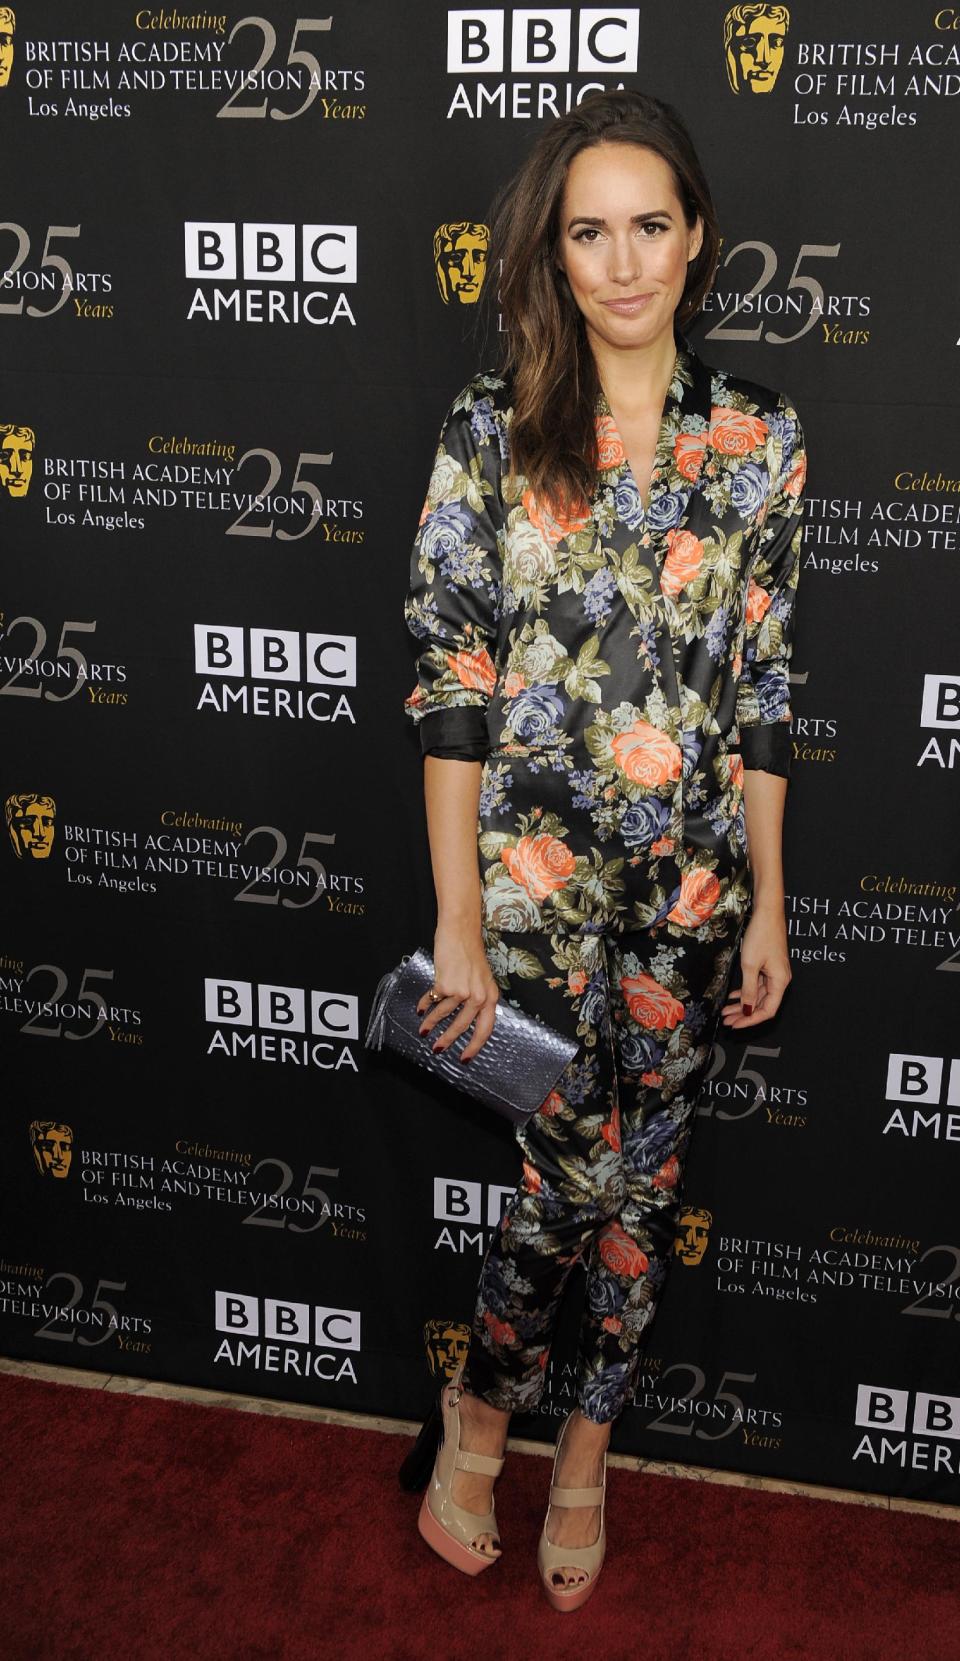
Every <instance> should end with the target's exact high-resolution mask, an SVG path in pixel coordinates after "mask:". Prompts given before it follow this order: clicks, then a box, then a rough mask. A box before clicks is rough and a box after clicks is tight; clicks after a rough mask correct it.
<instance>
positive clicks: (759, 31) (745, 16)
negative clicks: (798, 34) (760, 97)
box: [723, 5, 790, 92]
mask: <svg viewBox="0 0 960 1661" xmlns="http://www.w3.org/2000/svg"><path fill="white" fill-rule="evenodd" d="M789 27H790V12H789V10H788V9H787V7H786V6H761V5H747V6H731V7H730V10H729V11H728V12H727V14H726V16H725V18H724V20H723V51H724V56H725V58H726V62H727V79H728V81H729V82H730V88H731V91H733V92H742V91H743V90H744V88H746V89H747V91H748V92H772V91H773V89H774V87H775V86H776V84H777V76H778V75H779V73H780V66H781V64H782V63H783V43H784V41H785V39H786V35H787V30H788V29H789Z"/></svg>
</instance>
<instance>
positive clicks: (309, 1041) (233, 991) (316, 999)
mask: <svg viewBox="0 0 960 1661" xmlns="http://www.w3.org/2000/svg"><path fill="white" fill-rule="evenodd" d="M203 998H204V1013H205V1016H206V1019H207V1021H208V1022H209V1023H210V1024H211V1025H212V1026H214V1027H215V1028H216V1031H215V1032H214V1035H213V1037H212V1038H211V1040H210V1042H209V1044H208V1045H207V1052H206V1053H207V1055H222V1056H225V1057H226V1058H227V1059H228V1060H230V1061H238V1060H246V1061H270V1062H281V1063H284V1062H290V1063H292V1064H293V1065H294V1066H296V1067H310V1066H313V1067H321V1068H323V1070H324V1071H325V1072H339V1071H340V1069H341V1067H347V1068H349V1069H350V1070H351V1071H352V1072H354V1073H355V1072H357V1071H358V1067H357V1061H356V1057H355V1055H354V1053H353V1051H352V1050H351V1048H350V1045H351V1043H352V1042H355V1041H356V1040H357V1039H358V1038H359V1035H360V1016H359V1004H358V1001H357V998H356V997H355V995H354V994H353V993H352V992H307V991H306V990H304V989H303V988H301V987H299V986H273V985H270V984H263V985H254V983H253V982H252V981H247V980H213V979H208V980H205V981H204V983H203ZM308 1023H309V1026H308ZM223 1029H225V1030H223ZM308 1033H309V1036H308Z"/></svg>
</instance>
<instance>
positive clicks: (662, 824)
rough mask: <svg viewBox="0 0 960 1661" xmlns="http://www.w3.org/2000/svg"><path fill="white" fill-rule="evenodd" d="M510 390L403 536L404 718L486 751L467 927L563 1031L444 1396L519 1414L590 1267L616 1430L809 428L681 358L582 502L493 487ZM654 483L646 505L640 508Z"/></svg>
mask: <svg viewBox="0 0 960 1661" xmlns="http://www.w3.org/2000/svg"><path fill="white" fill-rule="evenodd" d="M511 416H512V409H511V402H510V385H509V381H508V380H507V379H505V378H504V377H502V376H498V375H494V374H480V375H477V376H476V377H474V379H473V380H472V381H471V382H470V383H469V384H468V385H467V386H466V387H465V388H464V390H463V391H462V392H461V394H460V395H459V397H458V398H457V399H456V400H455V401H454V403H453V405H452V406H451V409H450V411H449V412H448V415H447V418H446V420H445V422H444V425H443V430H442V432H441V436H440V442H439V446H438V450H437V455H436V459H435V462H434V467H433V472H432V476H431V479H430V484H429V488H428V493H427V500H426V504H425V508H424V513H423V516H422V519H421V522H420V526H419V529H418V531H417V533H416V540H415V545H414V552H413V559H412V563H411V582H410V588H409V593H408V595H407V600H406V610H405V614H406V619H407V623H408V626H409V628H410V629H411V631H412V632H413V634H414V635H415V637H416V638H417V640H418V642H419V655H418V660H417V684H416V686H415V688H414V690H413V691H412V692H411V694H410V696H409V697H408V699H407V703H406V708H407V712H408V714H409V715H410V716H411V718H412V720H413V721H414V722H415V723H416V725H417V727H418V728H419V729H420V735H421V739H422V743H423V747H424V749H425V750H427V751H429V750H431V749H438V750H439V751H440V752H441V753H442V751H443V749H444V748H447V749H448V750H451V749H452V750H453V751H454V752H459V754H460V755H461V756H462V757H464V758H466V757H468V756H472V757H475V758H476V759H477V760H480V761H482V763H483V766H482V771H481V781H480V811H479V822H478V861H479V873H478V874H479V879H480V882H481V885H482V927H483V937H484V944H485V947H486V951H487V956H488V959H489V961H490V964H491V968H492V969H493V972H494V975H495V976H496V979H497V981H498V984H499V986H500V989H501V998H506V999H507V1000H509V1001H511V1002H513V1003H514V1004H516V1005H517V1007H519V1008H521V1009H523V1010H525V1011H526V1012H528V1013H530V1014H532V1015H534V1016H536V1017H538V1018H540V1019H542V1020H543V1021H545V1022H547V1023H549V1024H550V1025H552V1026H554V1027H556V1028H558V1029H559V1030H562V1031H565V1032H567V1033H568V1034H569V1035H570V1036H572V1037H576V1038H577V1039H578V1041H579V1049H578V1052H577V1056H576V1057H575V1058H574V1060H573V1061H572V1062H571V1063H570V1065H569V1067H568V1068H567V1069H566V1071H565V1073H564V1074H563V1075H562V1077H561V1079H560V1081H559V1083H558V1085H557V1086H556V1088H555V1089H554V1090H553V1091H552V1092H551V1094H550V1096H548V1098H547V1100H546V1101H545V1102H544V1103H543V1104H542V1106H541V1108H540V1110H539V1112H537V1113H536V1114H534V1115H533V1117H532V1118H531V1119H529V1120H528V1121H527V1123H526V1124H525V1125H524V1126H522V1127H520V1128H518V1130H517V1132H516V1136H517V1141H518V1143H519V1145H520V1148H521V1151H522V1155H523V1162H524V1163H523V1177H522V1180H521V1181H520V1183H519V1184H518V1187H517V1190H516V1192H515V1193H514V1195H513V1196H512V1198H511V1199H510V1201H509V1202H508V1204H507V1207H506V1212H505V1215H504V1217H503V1220H502V1223H501V1227H500V1228H499V1229H498V1230H494V1231H493V1238H492V1240H491V1244H490V1246H489V1248H488V1250H487V1254H486V1256H485V1258H484V1261H483V1266H482V1269H481V1274H480V1286H479V1291H478V1296H477V1303H476V1309H475V1313H474V1317H473V1323H472V1334H473V1336H472V1340H471V1345H470V1349H469V1352H468V1358H467V1366H466V1370H465V1377H464V1382H465V1383H467V1384H468V1386H469V1388H470V1389H472V1390H475V1391H477V1392H478V1393H482V1394H483V1395H485V1396H486V1398H487V1400H489V1401H490V1402H491V1403H492V1404H493V1405H495V1406H500V1407H505V1408H510V1409H519V1410H521V1411H522V1410H527V1409H530V1408H532V1407H533V1406H535V1405H536V1403H537V1401H538V1400H539V1399H540V1395H541V1394H542V1391H543V1389H544V1387H545V1382H544V1381H545V1366H546V1356H547V1355H548V1353H549V1348H550V1342H551V1333H552V1326H553V1322H554V1320H555V1315H556V1308H557V1304H558V1300H559V1298H560V1296H561V1294H562V1292H563V1289H564V1286H565V1283H566V1281H567V1278H568V1277H569V1275H570V1273H571V1271H572V1269H573V1267H574V1265H575V1264H576V1263H577V1262H578V1261H580V1260H581V1259H582V1260H583V1263H584V1265H585V1267H586V1271H587V1281H586V1296H585V1303H584V1312H583V1317H582V1321H581V1337H580V1352H579V1357H578V1394H577V1400H578V1405H579V1406H580V1407H581V1409H582V1410H583V1412H584V1413H586V1414H587V1416H588V1417H590V1418H592V1419H594V1420H596V1421H597V1422H603V1421H605V1420H612V1419H613V1418H615V1417H616V1416H617V1415H618V1414H619V1413H620V1412H621V1411H622V1409H623V1407H624V1406H625V1405H626V1404H627V1402H628V1401H629V1400H630V1399H631V1396H632V1390H633V1385H634V1380H635V1377H636V1372H637V1366H638V1358H639V1344H640V1339H641V1335H642V1334H643V1332H644V1331H645V1329H646V1327H647V1325H648V1324H649V1322H650V1320H651V1318H652V1316H653V1313H654V1311H655V1308H656V1306H657V1302H658V1299H659V1296H660V1292H661V1290H662V1287H663V1283H664V1279H665V1277H666V1273H667V1269H668V1265H669V1263H670V1260H671V1258H672V1256H673V1254H674V1240H675V1234H676V1225H677V1220H678V1215H679V1206H680V1201H681V1194H682V1176H683V1168H684V1160H685V1155H686V1150H687V1146H688V1144H689V1140H690V1136H691V1134H692V1127H693V1123H694V1120H695V1116H696V1106H697V1099H698V1095H699V1092H700V1090H701V1088H702V1085H703V1080H704V1077H705V1074H706V1072H707V1069H708V1066H709V1061H710V1056H711V1051H712V1046H713V1038H714V1035H715V1032H716V1027H717V1024H718V1022H719V1018H720V1010H721V1006H722V1003H723V1001H724V998H725V996H726V991H727V987H728V984H729V979H730V975H731V972H732V969H733V965H734V961H735V958H736V952H737V947H738V945H739V940H740V937H741V934H742V930H743V928H744V926H745V923H746V920H747V917H748V914H749V909H750V903H751V897H752V880H751V871H750V862H749V850H748V847H747V841H746V825H745V818H744V811H743V792H744V776H745V771H746V770H748V769H750V768H762V769H766V770H768V771H772V772H778V773H780V774H782V775H786V774H788V773H789V763H790V754H791V746H790V739H789V735H790V723H791V716H792V712H791V707H790V686H789V665H790V656H791V650H792V640H793V628H794V613H795V599H796V590H797V580H798V574H799V567H800V553H801V541H802V515H803V487H804V483H805V479H806V453H805V447H804V438H803V433H802V430H801V426H800V422H799V419H798V417H797V413H796V410H795V409H794V408H793V405H792V403H791V401H790V399H789V398H788V397H787V395H786V394H785V393H779V394H778V393H776V392H774V391H772V390H771V389H769V388H767V387H764V386H762V385H760V384H758V383H756V382H753V381H750V380H747V379H745V378H743V377H741V376H736V375H734V374H732V373H730V372H729V371H721V370H718V369H711V368H710V367H709V366H708V365H706V364H705V363H704V362H703V361H702V360H701V359H700V357H699V355H698V354H697V353H696V352H695V351H694V349H693V348H692V346H691V345H690V343H689V341H687V340H686V339H685V338H684V337H682V336H680V337H678V340H677V351H676V361H675V365H674V373H673V378H672V381H671V384H670V387H669V388H668V391H667V395H666V399H665V403H664V408H663V414H662V418H661V424H660V432H659V438H658V442H657V447H656V453H655V458H654V464H653V470H652V476H651V478H650V480H649V481H647V480H644V481H640V480H638V479H636V478H635V477H634V475H633V472H632V469H631V466H630V463H629V460H628V458H627V455H626V452H625V449H624V445H623V442H622V439H621V437H620V434H619V432H618V430H617V427H616V423H615V421H614V418H613V415H612V413H611V411H610V408H609V406H608V404H607V403H606V400H605V399H604V398H603V397H602V396H601V397H600V399H599V400H598V406H597V417H596V418H597V437H598V452H599V463H600V473H599V479H598V484H597V489H596V491H595V494H594V497H593V499H592V501H591V502H590V503H585V502H582V503H580V504H576V505H575V506H574V507H573V508H571V509H570V510H569V511H567V512H565V513H564V512H557V511H555V510H554V509H553V508H552V507H548V506H547V505H545V504H543V503H540V502H538V501H537V500H536V498H535V496H534V494H533V492H532V491H531V489H530V486H529V484H528V481H527V480H526V479H524V478H523V477H521V476H519V475H515V474H513V473H512V472H511V471H510V456H509V429H510V420H511ZM641 486H643V487H648V500H647V501H646V502H644V500H643V494H642V489H641Z"/></svg>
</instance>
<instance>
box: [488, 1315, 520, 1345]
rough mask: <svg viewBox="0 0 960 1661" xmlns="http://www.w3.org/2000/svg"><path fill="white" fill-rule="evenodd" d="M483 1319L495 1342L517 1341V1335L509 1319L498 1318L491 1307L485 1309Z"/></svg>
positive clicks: (508, 1342)
mask: <svg viewBox="0 0 960 1661" xmlns="http://www.w3.org/2000/svg"><path fill="white" fill-rule="evenodd" d="M483 1320H484V1325H485V1326H486V1327H487V1329H488V1330H489V1332H490V1336H491V1337H492V1339H493V1341H494V1343H495V1344H515V1343H516V1341H517V1335H516V1333H515V1332H514V1330H513V1327H512V1326H511V1325H510V1323H509V1321H501V1320H498V1319H497V1316H496V1315H494V1314H493V1313H492V1312H491V1311H490V1310H489V1309H486V1310H484V1313H483Z"/></svg>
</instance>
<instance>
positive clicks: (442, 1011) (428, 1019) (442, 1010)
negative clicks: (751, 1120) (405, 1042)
mask: <svg viewBox="0 0 960 1661" xmlns="http://www.w3.org/2000/svg"><path fill="white" fill-rule="evenodd" d="M462 1003H463V999H462V998H460V997H457V995H456V994H455V993H451V994H450V995H449V996H448V997H446V998H441V999H440V1002H439V1003H438V1004H434V1005H433V1006H432V1007H431V1009H430V1011H429V1013H428V1014H427V1015H425V1016H424V1018H423V1020H422V1021H421V1023H420V1036H421V1038H423V1037H425V1036H426V1034H427V1033H429V1032H432V1031H433V1029H434V1027H435V1026H436V1024H437V1022H438V1021H443V1020H445V1019H446V1017H447V1016H448V1015H452V1014H453V1011H454V1010H455V1009H459V1008H460V1005H461V1004H462Z"/></svg>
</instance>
